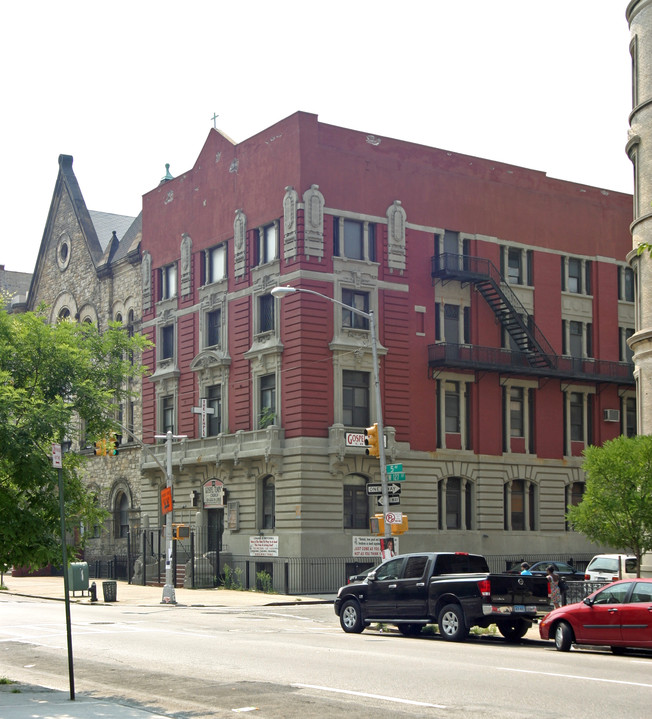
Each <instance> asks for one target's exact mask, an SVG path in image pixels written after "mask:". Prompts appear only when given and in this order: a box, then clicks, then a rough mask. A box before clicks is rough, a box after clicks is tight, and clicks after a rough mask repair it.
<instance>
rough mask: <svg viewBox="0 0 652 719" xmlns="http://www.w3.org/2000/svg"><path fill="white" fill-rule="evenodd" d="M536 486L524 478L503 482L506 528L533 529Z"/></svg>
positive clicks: (515, 529)
mask: <svg viewBox="0 0 652 719" xmlns="http://www.w3.org/2000/svg"><path fill="white" fill-rule="evenodd" d="M535 501H536V487H535V485H534V483H533V482H529V481H527V480H525V479H513V480H512V481H511V482H507V483H506V484H505V489H504V504H503V506H504V512H505V517H504V523H505V529H506V530H514V531H517V532H518V531H534V529H535V523H536V522H535V519H536V507H535Z"/></svg>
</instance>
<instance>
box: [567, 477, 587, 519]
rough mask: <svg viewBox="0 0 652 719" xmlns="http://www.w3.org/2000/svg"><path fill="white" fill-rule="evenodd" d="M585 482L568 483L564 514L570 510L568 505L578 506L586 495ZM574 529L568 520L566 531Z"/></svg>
mask: <svg viewBox="0 0 652 719" xmlns="http://www.w3.org/2000/svg"><path fill="white" fill-rule="evenodd" d="M584 489H585V484H584V482H573V483H572V484H567V485H566V498H565V499H566V503H565V505H564V515H565V514H566V512H567V511H568V507H577V505H578V504H579V503H580V502H581V501H582V497H583V496H584ZM570 529H572V527H571V525H570V524H569V523H568V522H566V531H568V530H570Z"/></svg>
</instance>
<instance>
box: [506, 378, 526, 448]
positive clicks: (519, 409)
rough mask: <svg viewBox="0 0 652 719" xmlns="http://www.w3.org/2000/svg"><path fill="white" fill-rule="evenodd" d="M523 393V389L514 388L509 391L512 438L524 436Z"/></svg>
mask: <svg viewBox="0 0 652 719" xmlns="http://www.w3.org/2000/svg"><path fill="white" fill-rule="evenodd" d="M523 392H524V390H523V387H512V388H511V389H510V391H509V429H510V432H509V434H510V437H523V436H524V425H525V422H524V415H523V407H524V402H523Z"/></svg>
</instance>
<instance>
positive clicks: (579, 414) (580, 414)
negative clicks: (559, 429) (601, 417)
mask: <svg viewBox="0 0 652 719" xmlns="http://www.w3.org/2000/svg"><path fill="white" fill-rule="evenodd" d="M570 429H571V441H572V442H582V441H584V395H583V394H582V393H581V392H571V393H570Z"/></svg>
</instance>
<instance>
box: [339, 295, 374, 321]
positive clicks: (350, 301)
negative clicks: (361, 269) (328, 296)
mask: <svg viewBox="0 0 652 719" xmlns="http://www.w3.org/2000/svg"><path fill="white" fill-rule="evenodd" d="M342 302H343V303H344V304H345V305H348V306H349V307H355V308H356V309H357V310H360V311H362V312H366V313H367V314H368V313H369V293H368V292H358V291H357V290H347V289H343V290H342ZM342 327H351V328H352V329H357V330H368V329H369V320H368V318H367V317H364V316H363V315H360V314H358V313H357V312H352V311H351V310H347V309H346V308H344V307H343V308H342Z"/></svg>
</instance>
